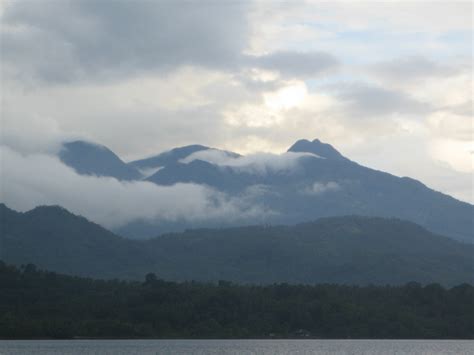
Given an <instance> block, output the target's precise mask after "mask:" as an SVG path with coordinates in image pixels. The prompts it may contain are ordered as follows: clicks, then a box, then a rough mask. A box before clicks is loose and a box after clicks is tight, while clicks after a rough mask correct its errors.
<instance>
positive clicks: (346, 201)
mask: <svg viewBox="0 0 474 355" xmlns="http://www.w3.org/2000/svg"><path fill="white" fill-rule="evenodd" d="M200 152H209V154H210V153H218V154H221V160H219V159H217V160H206V158H205V156H206V154H207V153H206V154H201V153H200ZM288 152H289V153H309V154H312V155H313V156H319V157H320V159H316V158H315V157H314V158H311V157H310V156H309V155H308V157H305V156H290V155H288V153H286V154H285V153H284V154H282V155H273V156H272V157H271V158H272V159H270V160H269V158H268V157H265V156H260V157H258V156H257V157H256V158H252V156H250V157H245V156H240V155H238V154H236V153H232V152H226V151H222V150H218V149H215V148H210V147H207V146H204V145H189V146H184V147H179V148H175V149H172V150H170V151H166V152H163V153H160V154H158V155H155V156H153V157H151V158H147V159H144V160H137V161H134V162H130V163H128V164H127V166H128V167H130V168H133V169H136V171H138V167H140V169H143V168H150V169H152V170H150V171H149V173H148V174H141V175H140V178H139V179H137V181H149V182H152V183H155V184H157V185H165V186H172V185H175V184H177V183H192V184H200V185H205V186H208V187H209V188H211V189H214V190H217V191H219V192H222V193H224V194H226V195H227V196H228V197H229V198H236V199H239V198H241V197H242V196H243V195H245V194H247V193H248V191H249V190H251V189H252V188H253V187H262V188H263V189H261V190H262V191H264V192H263V194H262V195H259V196H256V197H253V200H252V203H253V204H255V205H259V204H261V205H263V206H266V207H267V208H268V209H269V210H272V211H273V212H274V213H273V214H272V216H273V217H271V218H270V219H269V220H268V223H271V224H295V223H300V222H304V221H308V220H314V219H316V218H319V217H328V216H344V215H351V214H356V215H366V216H379V217H396V218H401V219H404V220H411V221H413V222H415V223H417V224H420V225H422V226H424V227H426V228H428V229H429V230H431V231H432V232H435V233H438V234H443V235H446V236H448V237H451V238H453V239H456V240H461V241H465V242H471V243H474V206H473V205H471V204H469V203H467V202H463V201H459V200H457V199H455V198H453V197H451V196H449V195H446V194H443V193H440V192H438V191H435V190H433V189H431V188H429V187H427V186H426V185H424V184H423V183H422V182H420V181H418V180H415V179H412V178H409V177H398V176H395V175H393V174H390V173H387V172H383V171H379V170H375V169H371V168H369V167H365V166H362V165H360V164H358V163H356V162H354V161H352V160H350V159H348V158H347V157H344V156H343V155H342V154H341V153H340V152H338V151H337V150H336V149H335V148H334V147H333V146H331V145H330V144H327V143H323V142H321V141H320V140H319V139H315V140H313V141H309V140H305V139H303V140H298V141H297V142H295V143H294V144H293V145H292V146H291V147H290V148H289V149H288ZM193 154H198V156H197V157H196V159H192V160H189V159H186V158H188V157H190V156H193ZM199 154H201V155H199ZM222 157H224V158H225V159H224V160H223V161H222ZM257 158H258V159H257ZM252 159H253V160H252ZM219 161H222V163H219ZM226 162H227V163H226ZM275 162H277V163H278V164H276V165H275ZM291 162H292V163H291ZM290 163H291V164H293V165H288V164H290ZM157 164H159V165H160V166H158V165H157ZM245 164H248V165H245ZM252 164H254V165H255V164H256V166H259V164H260V166H262V167H263V169H261V171H260V170H257V171H255V170H252V169H250V168H251V167H252V166H254V165H252ZM265 164H267V165H265ZM272 164H273V165H272ZM285 164H286V165H285ZM104 166H107V164H104ZM286 166H288V167H286ZM246 167H249V168H246ZM153 169H154V170H153ZM279 169H283V170H279ZM226 223H227V222H226V221H225V220H222V221H221V222H219V223H218V224H212V223H211V222H209V226H211V227H213V226H218V225H221V224H223V225H227V226H231V224H230V223H227V224H226ZM242 223H244V222H242ZM252 223H253V222H252V220H246V221H245V224H252ZM189 225H190V224H189V223H188V222H186V221H185V220H184V221H181V222H179V223H174V222H173V223H163V222H153V221H150V222H144V221H139V220H137V221H132V222H130V223H129V224H127V225H123V226H121V227H119V228H117V229H116V230H115V231H116V232H118V233H120V234H123V235H125V236H127V237H133V238H137V237H138V238H146V237H150V236H152V235H156V234H159V233H165V232H170V231H178V230H183V229H185V228H187V227H188V226H189Z"/></svg>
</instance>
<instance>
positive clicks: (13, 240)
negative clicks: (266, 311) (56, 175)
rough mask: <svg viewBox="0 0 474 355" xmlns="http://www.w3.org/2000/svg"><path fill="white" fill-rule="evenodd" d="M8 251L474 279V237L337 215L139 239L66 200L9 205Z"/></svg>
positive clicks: (90, 260) (111, 273) (154, 265)
mask: <svg viewBox="0 0 474 355" xmlns="http://www.w3.org/2000/svg"><path fill="white" fill-rule="evenodd" d="M0 226H1V228H0V260H3V261H5V262H7V263H11V264H16V265H21V264H27V263H33V264H36V265H37V266H38V267H40V268H45V269H49V270H52V271H57V272H61V273H68V274H73V275H81V276H92V277H99V278H128V279H143V277H144V275H145V274H146V273H148V272H154V273H156V274H157V275H158V276H159V277H161V278H164V279H168V280H202V281H217V280H229V281H236V282H244V283H258V284H260V283H273V282H289V283H344V284H370V283H374V284H403V283H406V282H409V281H418V282H422V283H430V282H438V283H442V284H445V285H454V284H459V283H462V282H471V283H472V282H474V258H473V255H474V245H470V244H463V243H460V242H456V241H454V240H452V239H449V238H446V237H442V236H438V235H434V234H432V233H430V232H428V231H427V230H425V229H424V228H422V227H420V226H418V225H416V224H414V223H411V222H404V221H401V220H397V219H383V218H373V217H355V216H352V217H351V216H348V217H332V218H323V219H319V220H317V221H315V222H310V223H303V224H298V225H294V226H274V227H264V226H250V227H237V228H225V229H199V230H189V231H186V232H184V233H175V234H167V235H162V236H159V237H156V238H153V239H150V240H141V241H137V240H130V239H125V238H122V237H119V236H116V235H114V234H113V233H111V232H109V231H107V230H105V229H104V228H102V227H101V226H99V225H97V224H94V223H91V222H89V221H88V220H86V219H85V218H83V217H79V216H76V215H73V214H71V213H69V212H68V211H67V210H65V209H63V208H61V207H54V206H52V207H37V208H35V209H33V210H31V211H29V212H25V213H19V212H15V211H13V210H11V209H9V208H8V207H6V206H5V205H3V204H0Z"/></svg>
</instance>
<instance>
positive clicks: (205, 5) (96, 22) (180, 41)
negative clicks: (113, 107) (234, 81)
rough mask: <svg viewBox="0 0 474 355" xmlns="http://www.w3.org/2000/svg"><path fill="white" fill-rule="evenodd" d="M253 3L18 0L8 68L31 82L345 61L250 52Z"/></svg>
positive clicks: (8, 38)
mask: <svg viewBox="0 0 474 355" xmlns="http://www.w3.org/2000/svg"><path fill="white" fill-rule="evenodd" d="M249 7H250V3H248V2H245V1H237V2H228V1H223V2H194V1H179V2H173V1H148V0H139V1H126V0H116V1H98V0H63V1H54V0H46V1H43V2H39V1H37V2H33V1H24V2H20V1H19V2H11V3H9V4H8V6H6V7H5V11H4V14H3V16H2V24H3V26H2V31H1V46H2V58H1V59H2V64H3V67H4V69H3V71H4V73H5V74H6V75H7V76H8V77H13V78H14V79H17V80H21V81H22V82H24V83H34V82H36V81H38V80H39V81H40V82H42V83H65V82H71V81H81V80H85V81H87V80H95V81H104V80H123V79H124V78H125V77H127V76H134V75H139V74H140V73H142V72H146V71H159V72H160V73H167V72H169V71H171V70H174V69H176V68H179V67H182V66H200V67H205V68H212V69H217V70H227V71H238V70H241V69H244V68H255V67H258V68H263V69H269V70H274V71H278V72H279V73H280V74H281V75H282V76H285V77H312V76H315V75H319V74H321V73H325V72H327V71H329V70H331V69H334V68H336V67H337V66H338V61H337V60H336V58H334V57H333V56H331V55H330V54H327V53H323V52H292V51H280V52H275V53H270V54H267V55H262V56H246V55H243V54H242V53H243V52H244V50H245V49H246V47H247V45H248V41H249V33H250V30H249V24H248V21H249V20H248V18H247V15H248V12H249ZM249 83H250V82H249ZM253 84H255V83H253Z"/></svg>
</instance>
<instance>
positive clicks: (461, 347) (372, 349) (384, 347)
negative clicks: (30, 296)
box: [0, 340, 474, 355]
mask: <svg viewBox="0 0 474 355" xmlns="http://www.w3.org/2000/svg"><path fill="white" fill-rule="evenodd" d="M0 354H1V355H7V354H8V355H10V354H48V355H49V354H54V355H56V354H58V355H59V354H60V355H77V354H94V355H95V354H97V355H99V354H100V355H108V354H111V355H112V354H113V355H125V354H127V355H128V354H173V355H174V354H178V355H179V354H183V355H184V354H186V355H191V354H232V355H233V354H236V355H237V354H238V355H241V354H265V355H266V354H268V355H278V354H338V355H339V354H340V355H346V354H373V355H376V354H393V355H395V354H397V355H405V354H417V355H423V354H426V355H436V354H461V355H462V354H469V355H472V354H474V341H464V340H461V341H458V340H453V341H451V340H449V341H444V340H434V341H433V340H21V341H16V340H6V341H0Z"/></svg>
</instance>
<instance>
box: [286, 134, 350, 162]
mask: <svg viewBox="0 0 474 355" xmlns="http://www.w3.org/2000/svg"><path fill="white" fill-rule="evenodd" d="M288 151H289V152H295V153H312V154H316V155H318V156H320V157H322V158H326V159H337V160H347V158H345V157H344V156H343V155H342V154H341V153H339V152H338V151H337V150H336V149H334V147H333V146H332V145H330V144H327V143H323V142H321V141H320V140H319V139H315V140H313V141H312V142H311V141H309V140H307V139H300V140H298V141H296V143H295V144H293V145H292V146H291V147H290V148H289V149H288Z"/></svg>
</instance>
